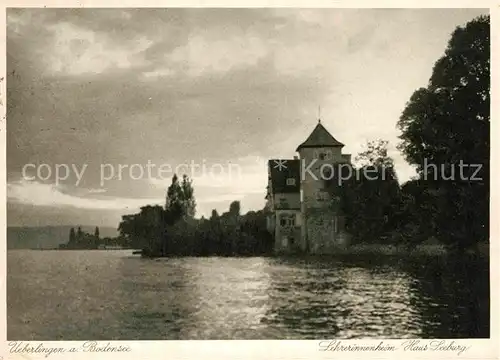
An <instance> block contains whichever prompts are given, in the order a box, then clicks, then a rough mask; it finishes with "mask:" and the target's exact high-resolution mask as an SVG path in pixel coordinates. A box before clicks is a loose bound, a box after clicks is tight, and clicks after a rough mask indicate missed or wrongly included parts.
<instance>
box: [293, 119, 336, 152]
mask: <svg viewBox="0 0 500 360" xmlns="http://www.w3.org/2000/svg"><path fill="white" fill-rule="evenodd" d="M343 146H344V144H342V143H341V142H340V141H338V140H337V139H335V138H334V137H333V136H332V134H330V133H329V132H328V130H326V129H325V127H324V126H323V125H322V124H321V121H318V125H316V127H315V128H314V130H313V131H312V133H311V135H309V137H308V138H307V139H306V141H304V142H303V143H302V144H300V145H299V146H298V147H297V150H296V151H299V150H300V149H301V148H307V147H314V148H315V147H343Z"/></svg>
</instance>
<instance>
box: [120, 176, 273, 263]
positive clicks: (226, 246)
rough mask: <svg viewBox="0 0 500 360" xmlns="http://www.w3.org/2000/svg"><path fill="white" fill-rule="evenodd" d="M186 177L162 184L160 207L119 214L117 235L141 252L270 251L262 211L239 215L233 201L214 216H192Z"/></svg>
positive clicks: (226, 253) (191, 195) (191, 196)
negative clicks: (164, 191)
mask: <svg viewBox="0 0 500 360" xmlns="http://www.w3.org/2000/svg"><path fill="white" fill-rule="evenodd" d="M195 207H196V200H195V197H194V191H193V187H192V181H191V180H190V179H189V178H188V177H187V176H184V177H183V179H182V182H179V180H178V177H177V176H176V175H174V176H173V178H172V183H171V185H170V186H169V188H168V189H167V199H166V202H165V208H164V209H163V208H162V207H160V206H145V207H142V208H141V211H140V212H139V213H138V214H133V215H125V216H123V217H122V222H121V223H120V225H119V228H118V229H119V231H120V234H121V236H122V237H123V238H125V239H127V242H128V244H129V245H130V246H131V247H133V248H139V249H142V250H143V254H144V255H146V256H208V255H217V256H233V255H256V254H264V253H268V252H270V250H271V248H272V236H271V234H269V233H268V232H267V230H266V216H265V214H264V212H263V211H257V212H249V213H247V214H245V215H241V214H240V212H241V205H240V202H239V201H233V202H232V203H231V204H230V207H229V211H228V212H226V213H224V214H222V215H220V216H219V214H218V213H217V211H216V210H215V209H214V210H212V215H211V217H210V219H208V220H207V219H204V218H202V219H195V218H194V213H195Z"/></svg>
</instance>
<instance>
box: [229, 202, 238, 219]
mask: <svg viewBox="0 0 500 360" xmlns="http://www.w3.org/2000/svg"><path fill="white" fill-rule="evenodd" d="M240 212H241V204H240V202H239V201H233V202H232V203H231V204H229V213H230V214H231V215H233V216H240Z"/></svg>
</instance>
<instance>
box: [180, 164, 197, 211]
mask: <svg viewBox="0 0 500 360" xmlns="http://www.w3.org/2000/svg"><path fill="white" fill-rule="evenodd" d="M181 188H182V199H183V207H184V209H185V210H184V211H185V214H186V215H187V216H188V217H190V218H193V217H194V215H195V214H196V200H195V198H194V189H193V181H192V180H191V179H189V178H188V176H187V175H186V174H184V175H183V177H182V185H181Z"/></svg>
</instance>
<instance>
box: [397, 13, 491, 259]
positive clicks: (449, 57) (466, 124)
mask: <svg viewBox="0 0 500 360" xmlns="http://www.w3.org/2000/svg"><path fill="white" fill-rule="evenodd" d="M489 108H490V18H489V16H481V17H478V18H476V19H474V20H472V21H470V22H469V23H468V24H466V25H465V26H464V27H459V28H457V29H456V30H455V32H454V33H453V35H452V37H451V39H450V41H449V43H448V47H447V49H446V52H445V55H444V56H443V57H442V58H440V59H439V60H438V61H437V62H436V64H435V66H434V69H433V73H432V76H431V78H430V80H429V84H428V86H427V87H426V88H421V89H418V90H417V91H415V93H414V94H413V95H412V97H411V98H410V101H409V102H408V104H407V105H406V108H405V110H404V111H403V114H402V116H401V118H400V120H399V123H398V127H399V128H400V130H401V131H402V135H401V140H402V142H401V145H400V149H401V150H402V152H403V154H404V155H405V157H406V159H407V160H408V161H409V162H410V163H411V164H414V165H416V167H417V171H418V178H417V179H415V180H413V183H412V184H408V185H407V186H406V188H405V191H404V192H403V193H404V198H405V200H407V201H409V202H410V203H409V204H405V211H406V212H407V213H408V212H410V211H415V213H414V215H415V216H414V220H413V221H414V223H415V226H418V227H420V230H421V231H422V232H426V231H427V232H429V231H430V232H432V233H433V235H435V236H436V237H438V238H439V239H441V240H443V241H445V242H447V243H448V244H450V245H453V246H455V247H456V248H457V249H458V250H463V249H465V248H467V247H469V246H471V245H473V244H475V243H477V242H478V241H480V240H486V239H487V238H488V229H489V220H488V219H489V148H490V144H489V135H490V110H489ZM429 164H431V165H430V166H429ZM460 164H462V169H461V170H460ZM463 165H465V166H463ZM477 169H480V170H479V172H478V173H476V174H474V173H475V172H476V170H477ZM459 170H460V171H461V173H460V171H459ZM473 175H475V176H473ZM414 201H419V202H420V201H425V202H424V203H421V204H422V206H423V207H424V208H425V209H426V210H427V211H420V210H418V209H414V208H413V210H411V209H412V206H411V202H414ZM422 210H423V209H422Z"/></svg>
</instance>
